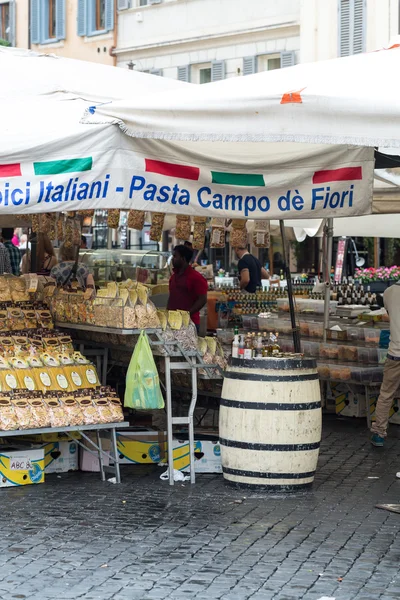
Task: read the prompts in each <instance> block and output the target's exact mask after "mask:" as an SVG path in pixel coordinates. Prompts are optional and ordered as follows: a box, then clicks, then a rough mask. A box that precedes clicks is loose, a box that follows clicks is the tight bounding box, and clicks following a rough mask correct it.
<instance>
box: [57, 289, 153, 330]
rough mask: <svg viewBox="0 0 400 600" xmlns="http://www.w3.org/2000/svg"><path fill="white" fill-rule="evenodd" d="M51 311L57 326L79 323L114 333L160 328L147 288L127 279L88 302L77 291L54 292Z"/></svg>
mask: <svg viewBox="0 0 400 600" xmlns="http://www.w3.org/2000/svg"><path fill="white" fill-rule="evenodd" d="M50 306H51V311H52V314H53V316H54V319H55V321H58V322H60V323H83V324H88V325H96V326H97V327H113V328H117V329H153V328H159V327H160V321H159V318H158V316H157V310H156V308H155V306H154V304H153V303H152V302H151V300H150V299H149V288H147V287H146V286H145V285H143V284H142V283H139V282H136V281H132V280H130V279H128V280H126V281H123V282H121V283H115V282H110V283H108V284H107V286H106V287H103V288H100V289H99V290H97V292H96V294H95V296H94V295H93V297H90V298H88V297H87V294H86V292H84V291H83V290H82V289H79V288H78V287H75V289H73V290H71V289H70V290H64V289H54V291H53V293H52V294H51V296H50Z"/></svg>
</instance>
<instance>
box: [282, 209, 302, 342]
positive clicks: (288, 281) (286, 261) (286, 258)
mask: <svg viewBox="0 0 400 600" xmlns="http://www.w3.org/2000/svg"><path fill="white" fill-rule="evenodd" d="M279 226H280V228H281V238H282V249H283V261H284V264H285V275H286V284H287V293H288V299H289V310H290V320H291V322H292V332H293V345H294V351H295V352H296V353H300V352H301V344H300V333H299V330H298V327H297V324H296V315H295V312H294V300H293V287H292V277H291V274H290V259H289V252H288V248H287V243H286V234H285V223H284V221H279Z"/></svg>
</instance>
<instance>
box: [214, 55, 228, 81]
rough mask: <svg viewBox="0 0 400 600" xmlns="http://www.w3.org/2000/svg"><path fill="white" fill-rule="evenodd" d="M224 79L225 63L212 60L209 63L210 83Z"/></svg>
mask: <svg viewBox="0 0 400 600" xmlns="http://www.w3.org/2000/svg"><path fill="white" fill-rule="evenodd" d="M221 79H225V61H223V60H213V61H212V63H211V81H220V80H221Z"/></svg>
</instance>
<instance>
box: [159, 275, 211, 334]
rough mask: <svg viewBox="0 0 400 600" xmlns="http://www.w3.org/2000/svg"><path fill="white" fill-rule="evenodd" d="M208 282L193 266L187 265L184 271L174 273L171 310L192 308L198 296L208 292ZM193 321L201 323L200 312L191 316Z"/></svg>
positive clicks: (169, 305) (170, 298) (170, 293)
mask: <svg viewBox="0 0 400 600" xmlns="http://www.w3.org/2000/svg"><path fill="white" fill-rule="evenodd" d="M207 290H208V283H207V281H206V280H205V279H204V277H203V275H201V274H200V273H198V272H197V271H195V270H194V269H193V268H192V267H190V266H189V267H186V269H185V270H184V272H183V273H176V272H175V273H174V274H173V275H172V277H171V279H170V280H169V302H168V307H169V308H170V309H171V310H190V309H191V308H192V306H193V304H194V302H195V300H197V298H198V297H199V296H203V295H204V294H207ZM191 319H192V321H193V323H195V324H196V325H200V312H196V313H193V314H192V316H191Z"/></svg>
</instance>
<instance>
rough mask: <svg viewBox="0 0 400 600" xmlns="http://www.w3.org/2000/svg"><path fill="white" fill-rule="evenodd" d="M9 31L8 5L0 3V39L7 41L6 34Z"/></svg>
mask: <svg viewBox="0 0 400 600" xmlns="http://www.w3.org/2000/svg"><path fill="white" fill-rule="evenodd" d="M9 33H10V5H9V4H8V3H7V4H0V37H1V39H2V40H5V41H6V42H9V41H10V40H9V39H8V35H9Z"/></svg>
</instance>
